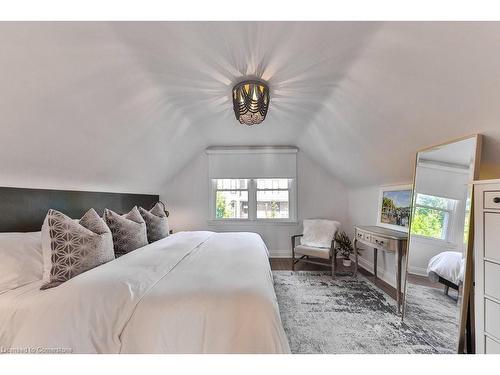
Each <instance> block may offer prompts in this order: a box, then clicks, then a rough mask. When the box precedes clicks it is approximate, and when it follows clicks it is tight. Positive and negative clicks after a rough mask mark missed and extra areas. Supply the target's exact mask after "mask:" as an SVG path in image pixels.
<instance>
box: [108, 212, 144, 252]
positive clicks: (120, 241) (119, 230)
mask: <svg viewBox="0 0 500 375" xmlns="http://www.w3.org/2000/svg"><path fill="white" fill-rule="evenodd" d="M104 221H105V222H106V224H107V225H108V227H109V229H110V230H111V234H112V235H113V246H114V248H115V255H116V256H121V255H123V254H126V253H129V252H131V251H133V250H135V249H138V248H140V247H143V246H146V245H147V244H148V236H147V232H146V223H145V222H144V219H143V218H142V216H141V214H140V213H139V210H138V209H137V207H134V208H132V210H131V211H130V212H129V213H128V214H125V215H119V214H117V213H116V212H113V211H111V210H108V209H105V210H104Z"/></svg>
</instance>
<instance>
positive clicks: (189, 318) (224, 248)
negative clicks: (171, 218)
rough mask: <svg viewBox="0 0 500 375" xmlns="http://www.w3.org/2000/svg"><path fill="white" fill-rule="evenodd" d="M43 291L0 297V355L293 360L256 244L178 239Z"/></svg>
mask: <svg viewBox="0 0 500 375" xmlns="http://www.w3.org/2000/svg"><path fill="white" fill-rule="evenodd" d="M40 285H41V282H36V283H31V284H28V285H25V286H23V287H20V288H17V289H14V290H11V291H9V292H7V293H4V294H2V295H0V346H1V347H2V349H3V350H4V351H5V350H20V351H23V350H28V349H29V350H36V349H33V348H41V349H40V350H46V349H49V350H50V349H63V350H64V349H69V351H71V352H73V353H289V352H290V349H289V346H288V341H287V338H286V336H285V333H284V331H283V327H282V324H281V320H280V316H279V310H278V305H277V301H276V295H275V293H274V287H273V280H272V274H271V270H270V267H269V261H268V258H267V248H266V246H265V244H264V242H263V241H262V239H261V238H260V236H259V235H257V234H253V233H213V232H180V233H177V234H175V235H172V236H169V237H167V238H165V239H163V240H160V241H157V242H155V243H152V244H150V245H148V246H145V247H143V248H141V249H138V250H136V251H133V252H131V253H129V254H127V255H125V256H123V257H121V258H118V259H116V260H114V261H112V262H109V263H107V264H104V265H102V266H99V267H97V268H95V269H93V270H90V271H87V272H85V273H83V274H81V275H78V276H77V277H75V278H73V279H71V280H69V281H67V282H66V283H64V284H62V285H60V286H58V287H56V288H53V289H48V290H44V291H40V290H39V287H40Z"/></svg>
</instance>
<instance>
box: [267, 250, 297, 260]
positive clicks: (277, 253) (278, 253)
mask: <svg viewBox="0 0 500 375" xmlns="http://www.w3.org/2000/svg"><path fill="white" fill-rule="evenodd" d="M291 257H292V250H269V258H291Z"/></svg>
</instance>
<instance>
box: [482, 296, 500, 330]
mask: <svg viewBox="0 0 500 375" xmlns="http://www.w3.org/2000/svg"><path fill="white" fill-rule="evenodd" d="M484 331H485V332H486V333H489V334H490V335H493V336H495V337H500V304H498V303H496V302H493V301H490V300H489V299H486V300H485V303H484Z"/></svg>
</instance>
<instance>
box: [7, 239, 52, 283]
mask: <svg viewBox="0 0 500 375" xmlns="http://www.w3.org/2000/svg"><path fill="white" fill-rule="evenodd" d="M42 267H43V262H42V242H41V234H40V232H29V233H0V293H3V292H6V291H8V290H11V289H15V288H18V287H20V286H23V285H26V284H29V283H31V282H34V281H38V280H41V279H42Z"/></svg>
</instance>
